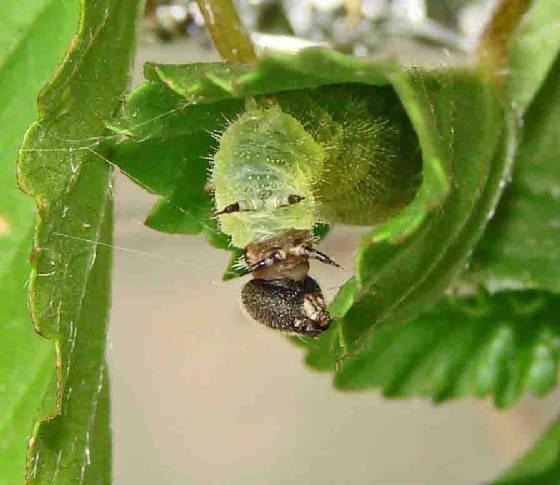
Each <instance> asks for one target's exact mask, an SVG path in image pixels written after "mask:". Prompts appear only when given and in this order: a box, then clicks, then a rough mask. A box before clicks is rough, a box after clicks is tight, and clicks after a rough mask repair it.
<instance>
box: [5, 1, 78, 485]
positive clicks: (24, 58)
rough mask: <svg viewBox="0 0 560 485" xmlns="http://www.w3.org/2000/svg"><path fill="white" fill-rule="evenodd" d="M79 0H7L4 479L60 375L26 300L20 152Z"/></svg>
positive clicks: (17, 470)
mask: <svg viewBox="0 0 560 485" xmlns="http://www.w3.org/2000/svg"><path fill="white" fill-rule="evenodd" d="M78 10H79V8H78V5H77V3H76V2H67V1H64V0H33V1H29V2H26V5H25V8H23V9H22V8H16V7H14V5H13V3H12V2H2V3H0V18H1V19H2V29H1V33H0V126H2V129H1V130H0V189H1V191H2V197H1V198H0V269H1V270H0V294H1V295H2V304H1V305H0V356H1V357H0V382H1V383H2V386H1V387H2V391H1V393H0V394H1V397H0V416H1V419H0V436H1V438H0V470H1V472H0V484H6V485H8V484H14V483H23V481H24V476H25V450H26V447H27V436H28V435H29V433H30V431H31V427H32V424H33V421H34V419H35V418H36V416H37V410H38V408H39V402H40V400H41V396H42V394H43V392H44V389H45V387H46V385H47V382H48V381H49V378H50V377H51V376H53V375H54V361H55V358H54V348H53V345H52V343H50V342H47V341H45V340H44V339H42V338H40V337H39V336H38V335H36V334H35V333H34V331H33V327H32V325H31V323H30V320H29V310H28V308H27V280H28V278H29V253H30V250H31V242H32V237H33V226H34V224H35V208H34V204H33V201H31V200H30V199H29V197H27V196H26V195H25V194H23V193H22V192H21V191H20V190H18V188H17V185H16V169H15V160H16V157H17V151H18V149H19V145H20V143H21V139H22V138H23V135H24V133H25V130H26V129H27V127H28V126H29V124H30V123H31V122H32V121H33V120H34V119H35V117H36V113H37V92H38V91H39V90H40V88H41V87H42V86H43V85H44V83H45V82H46V81H47V80H48V79H49V77H50V76H51V75H52V72H53V71H54V69H55V68H56V66H57V65H58V64H59V63H60V60H61V58H62V57H63V54H64V51H65V49H66V47H67V46H68V45H69V44H70V41H71V39H72V34H73V32H74V29H75V25H76V23H77V20H78Z"/></svg>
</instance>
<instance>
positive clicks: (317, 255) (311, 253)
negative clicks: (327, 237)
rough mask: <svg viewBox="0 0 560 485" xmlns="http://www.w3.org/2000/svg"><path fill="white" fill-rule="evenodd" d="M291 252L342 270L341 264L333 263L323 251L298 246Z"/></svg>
mask: <svg viewBox="0 0 560 485" xmlns="http://www.w3.org/2000/svg"><path fill="white" fill-rule="evenodd" d="M289 252H290V254H293V255H295V256H307V257H308V258H311V259H316V260H317V261H320V262H321V263H326V264H330V265H332V266H336V267H337V268H342V266H340V264H338V263H336V262H335V261H333V260H332V259H331V258H329V257H328V256H327V255H326V254H324V253H322V252H321V251H317V250H316V249H313V248H312V247H311V246H296V247H295V248H291V249H290V250H289Z"/></svg>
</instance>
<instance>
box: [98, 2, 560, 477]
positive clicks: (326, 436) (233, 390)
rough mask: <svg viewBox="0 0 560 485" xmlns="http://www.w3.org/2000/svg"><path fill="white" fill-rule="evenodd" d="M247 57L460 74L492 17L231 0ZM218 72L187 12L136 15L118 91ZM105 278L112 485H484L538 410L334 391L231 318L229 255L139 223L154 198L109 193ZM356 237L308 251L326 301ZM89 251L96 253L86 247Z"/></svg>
mask: <svg viewBox="0 0 560 485" xmlns="http://www.w3.org/2000/svg"><path fill="white" fill-rule="evenodd" d="M236 4H237V5H238V8H239V12H240V13H241V16H242V20H243V22H244V24H245V25H246V26H248V27H249V28H250V30H251V31H252V32H253V39H254V41H255V43H256V45H257V47H258V49H259V50H261V51H265V50H297V49H298V48H301V47H305V46H309V45H317V44H319V45H328V46H331V47H333V48H336V49H338V50H340V51H342V52H346V53H351V54H354V55H358V56H364V57H367V56H375V55H389V56H392V57H398V58H399V59H400V60H401V62H406V63H414V64H451V63H454V62H460V61H461V60H463V59H465V58H466V57H467V56H468V54H469V51H470V49H471V48H472V46H473V45H474V41H475V39H476V37H477V36H478V34H479V33H480V31H481V28H482V26H483V25H484V22H485V21H486V19H487V18H488V16H489V15H490V14H491V12H492V8H493V7H494V2H493V1H491V0H483V1H479V2H473V1H469V0H447V1H428V0H393V1H390V0H362V1H361V2H360V1H358V0H346V1H344V0H313V1H312V0H284V1H280V0H261V1H258V0H252V1H248V0H244V1H237V2H236ZM147 60H150V61H157V62H169V63H187V62H203V61H211V60H218V56H217V54H216V53H215V52H214V51H213V50H212V44H211V41H210V39H209V36H208V35H207V34H206V32H205V30H204V27H203V20H202V18H201V16H200V13H199V12H198V9H197V7H196V3H195V2H194V1H186V0H176V1H157V0H151V1H148V5H147V7H146V16H145V19H144V24H143V26H142V29H141V33H140V47H139V52H138V56H137V62H136V67H135V74H134V83H135V84H137V83H139V82H141V79H142V77H141V68H142V64H143V63H144V62H145V61H147ZM115 183H116V194H117V195H116V228H115V231H116V232H115V246H116V248H117V249H116V250H115V268H114V273H115V278H114V287H113V305H112V315H111V326H110V331H109V337H108V338H109V345H108V359H109V364H110V369H111V387H112V406H113V411H112V412H113V431H114V482H115V484H117V485H125V484H144V483H145V484H148V483H162V484H176V483H189V484H197V483H212V482H214V483H215V482H219V483H224V484H229V483H231V484H241V483H243V484H256V483H270V484H275V483H278V484H280V483H284V484H285V483H294V484H296V483H298V484H299V483H385V484H397V483H433V484H440V483H441V484H443V483H464V484H473V483H478V482H484V481H488V480H491V479H492V478H495V477H496V476H497V475H498V474H499V473H500V471H502V470H503V469H504V468H506V467H507V466H508V465H509V464H510V463H511V462H512V461H513V460H514V459H515V458H517V457H518V456H519V455H520V454H522V453H523V452H524V451H525V450H526V449H528V448H529V447H530V446H531V443H532V442H533V441H534V440H535V439H536V438H537V436H538V435H539V434H540V433H541V432H542V431H543V430H544V429H545V428H546V427H547V426H548V424H549V423H550V422H551V421H552V419H553V415H554V412H555V409H554V408H553V403H554V402H555V401H556V400H557V399H558V398H559V397H560V391H557V392H556V393H554V394H552V395H550V396H549V397H548V398H547V399H544V400H537V399H524V400H522V402H521V403H520V404H518V405H517V406H516V407H515V408H514V409H512V410H508V411H497V410H495V409H494V408H493V406H492V403H491V402H489V401H479V400H474V399H465V400H460V401H454V402H450V403H446V404H443V405H437V406H435V405H433V404H431V403H430V402H428V401H425V400H419V399H412V400H387V399H384V398H383V397H382V396H380V395H379V393H378V392H362V393H348V392H346V393H342V392H338V391H336V390H334V389H333V387H332V386H331V383H330V377H329V375H327V374H320V373H317V372H313V371H310V370H309V369H307V368H306V367H305V366H304V365H303V362H302V358H303V352H302V350H301V349H300V348H297V347H296V346H294V345H293V344H292V343H291V342H289V341H288V340H287V339H286V338H284V337H283V336H281V335H279V334H276V333H273V332H271V331H269V330H268V329H266V328H264V327H262V326H258V325H256V324H252V323H251V322H249V321H247V320H246V319H245V317H244V316H243V315H242V313H241V310H240V303H239V294H240V289H241V286H242V285H243V283H244V280H233V281H231V282H228V283H224V282H222V281H221V274H222V272H223V270H224V269H225V266H226V263H227V261H228V259H229V254H226V253H225V252H223V251H218V250H216V249H213V248H212V247H210V246H208V245H207V244H206V242H205V241H204V239H203V237H201V236H200V237H198V236H181V235H169V234H163V233H158V232H156V231H153V230H151V229H148V228H146V227H145V226H143V224H142V221H143V219H144V218H145V216H146V215H147V214H148V212H149V210H150V208H151V206H152V205H153V203H154V202H155V197H153V196H151V195H149V194H147V193H146V192H144V191H143V190H142V189H140V188H139V187H137V186H135V185H134V184H133V183H131V182H130V181H129V180H128V179H126V178H125V177H124V176H122V175H120V174H117V177H116V182H115ZM360 233H361V230H360V228H345V227H337V228H335V229H334V230H333V231H332V232H331V233H330V234H329V236H328V237H327V238H326V240H325V241H324V242H323V243H322V244H321V250H323V251H325V252H327V253H328V254H330V255H331V256H333V258H334V259H335V260H337V261H339V262H340V263H341V264H342V265H343V266H344V267H345V268H346V270H344V271H343V270H338V269H334V268H331V267H318V265H315V266H313V268H312V271H311V274H312V275H313V276H314V277H316V278H317V279H318V280H320V281H321V286H322V287H323V290H324V292H325V294H326V296H327V299H329V298H330V297H332V296H333V295H334V294H335V293H336V291H337V289H338V286H339V285H340V284H342V283H343V282H344V281H345V280H346V279H347V278H348V277H349V275H350V274H351V273H352V268H353V257H354V254H355V250H356V248H357V242H358V238H359V236H360ZM100 250H102V249H100Z"/></svg>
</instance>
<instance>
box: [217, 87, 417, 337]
mask: <svg viewBox="0 0 560 485" xmlns="http://www.w3.org/2000/svg"><path fill="white" fill-rule="evenodd" d="M381 89H383V88H381ZM379 91H380V90H379ZM379 91H378V92H377V93H374V94H372V89H371V88H368V87H367V86H361V85H338V86H336V85H335V86H328V87H324V88H320V89H316V90H302V91H295V92H289V93H280V94H277V95H276V96H275V98H274V99H272V100H271V99H268V100H266V99H265V100H259V101H255V100H250V101H249V102H248V107H247V109H246V111H245V112H244V113H243V114H241V115H240V116H239V117H238V118H237V119H236V120H235V121H233V122H232V123H231V124H230V125H229V126H228V127H227V129H226V130H225V132H224V133H223V135H222V136H221V138H220V144H219V148H218V150H217V152H216V153H215V155H214V158H213V167H212V184H213V187H214V197H215V205H216V209H217V214H218V216H219V218H220V226H221V229H222V231H223V232H224V233H226V234H227V235H229V236H230V237H231V242H232V244H233V245H234V246H236V247H239V248H244V257H245V264H246V268H247V271H248V272H250V273H252V274H253V276H254V279H253V280H252V281H250V282H249V283H247V284H246V285H245V287H244V288H243V291H242V300H243V303H244V306H245V308H246V310H247V311H248V313H249V314H250V315H251V316H252V317H253V318H254V319H255V320H257V321H259V322H261V323H264V324H266V325H268V326H270V327H273V328H277V329H280V330H283V331H287V332H291V333H302V334H307V335H317V334H318V333H320V332H321V331H323V330H325V329H326V328H328V325H329V323H330V316H329V314H328V312H327V311H326V309H325V304H324V300H323V297H322V294H321V290H320V288H319V286H318V285H317V283H316V282H315V281H314V280H313V279H312V278H310V277H309V276H307V270H308V268H309V262H308V261H309V259H318V260H320V261H322V262H325V263H329V264H333V265H336V263H334V261H332V260H331V259H330V258H329V257H328V256H326V255H324V254H322V253H320V252H318V251H316V250H315V249H313V247H312V243H313V237H312V230H313V228H314V226H315V225H316V224H317V223H318V222H326V223H344V224H357V225H372V224H375V223H378V222H380V221H382V220H384V219H386V218H388V217H390V216H391V215H393V214H394V213H395V212H397V211H398V210H400V209H401V208H402V207H403V206H404V205H406V203H407V202H409V201H410V199H411V198H412V196H413V195H414V192H415V189H416V186H417V185H418V183H419V182H420V180H419V173H420V170H421V158H420V153H419V150H418V149H417V150H412V151H409V152H406V153H404V152H403V149H400V148H399V147H403V146H407V147H408V146H411V145H412V146H415V145H414V144H411V143H409V142H408V140H407V142H405V143H399V141H400V140H401V139H404V138H405V137H415V135H414V131H413V129H412V127H411V126H410V122H409V121H408V118H407V117H406V115H405V113H404V111H403V109H402V107H401V105H400V103H399V101H398V99H397V98H396V96H392V97H391V96H390V95H389V96H388V94H389V93H388V92H385V93H380V92H379ZM391 103H393V104H391ZM416 146H417V145H416Z"/></svg>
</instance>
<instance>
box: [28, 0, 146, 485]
mask: <svg viewBox="0 0 560 485" xmlns="http://www.w3.org/2000/svg"><path fill="white" fill-rule="evenodd" d="M137 8H138V2H137V1H136V0H87V1H85V2H83V3H82V10H81V18H80V23H79V30H78V32H77V33H76V36H75V39H74V41H73V43H72V46H71V49H70V51H69V52H68V55H67V58H66V60H65V63H64V64H63V65H62V66H61V68H60V69H59V70H58V71H57V73H56V75H55V77H54V78H53V79H52V80H51V81H50V82H49V84H48V85H47V87H46V88H45V89H44V90H43V91H42V92H41V94H40V97H39V104H38V111H39V113H38V120H37V121H36V122H35V123H34V124H33V125H32V126H31V127H30V129H29V130H28V132H27V134H26V136H25V139H24V142H23V145H22V148H21V152H20V159H19V164H18V182H19V184H20V187H21V188H22V189H23V190H25V191H26V192H27V193H28V194H29V195H31V196H32V197H33V198H34V199H35V202H36V205H37V209H38V223H37V227H36V232H35V240H34V247H33V251H32V256H31V262H32V272H31V277H30V281H29V305H30V310H31V315H32V319H33V323H34V325H35V327H36V329H37V331H38V332H40V333H41V335H43V336H44V337H46V338H49V339H52V340H53V343H54V348H55V353H56V376H55V377H53V379H52V381H51V385H50V387H49V388H48V389H47V391H46V392H45V395H44V398H43V402H42V406H41V412H40V418H39V420H38V421H37V423H36V424H35V426H34V428H33V432H32V435H31V438H30V442H29V443H30V444H29V448H28V463H27V481H28V482H30V483H107V482H109V481H110V476H111V465H110V463H111V439H110V430H109V422H108V412H109V399H108V386H107V376H106V368H105V362H104V348H105V329H106V322H107V318H108V306H109V294H110V263H111V253H110V251H107V250H105V249H100V250H99V251H98V250H97V248H98V245H97V242H98V241H104V242H110V239H111V230H112V222H111V214H112V187H111V176H112V171H111V166H110V164H109V163H107V157H108V156H109V149H108V148H107V144H106V143H105V141H106V139H107V138H106V137H107V132H106V128H105V121H104V120H107V119H109V118H110V117H111V116H112V115H113V113H114V112H115V111H116V110H117V109H118V108H119V106H120V103H121V101H120V99H121V97H122V94H123V92H124V90H125V89H126V85H127V82H128V71H129V67H130V62H131V57H132V53H133V47H134V40H135V35H134V34H135V18H136V11H137Z"/></svg>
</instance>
